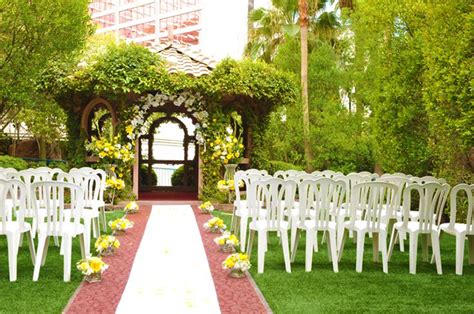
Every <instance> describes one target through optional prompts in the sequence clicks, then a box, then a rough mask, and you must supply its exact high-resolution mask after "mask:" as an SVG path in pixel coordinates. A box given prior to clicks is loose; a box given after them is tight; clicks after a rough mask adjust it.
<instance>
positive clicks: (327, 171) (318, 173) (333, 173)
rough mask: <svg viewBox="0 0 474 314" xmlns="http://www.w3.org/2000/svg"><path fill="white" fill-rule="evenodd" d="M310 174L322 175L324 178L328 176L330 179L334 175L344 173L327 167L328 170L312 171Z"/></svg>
mask: <svg viewBox="0 0 474 314" xmlns="http://www.w3.org/2000/svg"><path fill="white" fill-rule="evenodd" d="M312 174H314V175H319V176H322V177H324V178H329V179H332V178H334V177H335V176H340V175H344V174H343V173H342V172H336V171H333V170H329V169H328V170H323V171H314V172H313V173H312Z"/></svg>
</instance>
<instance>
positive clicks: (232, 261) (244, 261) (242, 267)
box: [222, 253, 252, 272]
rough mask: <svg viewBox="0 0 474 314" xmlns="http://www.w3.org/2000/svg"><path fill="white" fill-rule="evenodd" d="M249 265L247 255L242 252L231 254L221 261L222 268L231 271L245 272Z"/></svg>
mask: <svg viewBox="0 0 474 314" xmlns="http://www.w3.org/2000/svg"><path fill="white" fill-rule="evenodd" d="M251 266H252V265H251V264H250V260H249V257H248V255H247V254H244V253H234V254H231V255H229V256H228V257H227V258H226V259H225V261H224V262H222V268H223V269H229V270H231V271H240V272H245V271H247V270H249V269H250V267H251Z"/></svg>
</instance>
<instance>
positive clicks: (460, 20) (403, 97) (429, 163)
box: [351, 0, 474, 184]
mask: <svg viewBox="0 0 474 314" xmlns="http://www.w3.org/2000/svg"><path fill="white" fill-rule="evenodd" d="M471 4H472V3H470V2H469V1H466V0H456V1H449V2H435V3H425V2H419V1H415V0H412V1H406V2H405V3H403V4H401V3H399V2H393V1H388V0H383V1H375V0H366V1H361V2H360V3H358V7H357V10H355V13H353V14H352V15H351V21H352V30H353V31H354V33H355V47H356V51H355V52H356V54H355V60H354V68H353V70H354V72H353V78H354V84H355V87H356V94H355V96H356V101H357V103H358V105H359V106H366V108H367V109H369V110H370V111H371V119H370V120H371V121H370V123H371V130H372V134H373V136H374V139H375V141H374V143H375V144H376V146H375V148H376V159H377V162H378V163H379V164H380V165H381V166H382V168H383V170H384V171H388V172H395V171H397V172H398V171H401V172H406V173H411V174H413V175H424V174H430V173H433V174H436V175H439V176H442V177H445V178H446V179H448V181H450V182H451V183H453V184H455V183H458V182H460V181H463V180H464V181H470V180H472V172H473V166H472V165H473V163H472V157H470V155H472V153H471V148H472V147H473V146H474V145H473V138H474V137H473V136H472V130H473V125H474V123H473V122H474V115H473V114H472V112H473V101H472V86H473V85H472V84H473V83H472V74H471V72H472V71H471V70H470V69H471V68H472V55H473V54H472V49H473V48H472V47H473V45H472V42H473V38H474V36H473V31H472V29H473V27H472V26H473V25H472V21H473V12H472V6H471Z"/></svg>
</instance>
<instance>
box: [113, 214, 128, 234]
mask: <svg viewBox="0 0 474 314" xmlns="http://www.w3.org/2000/svg"><path fill="white" fill-rule="evenodd" d="M109 227H110V229H112V231H113V233H114V234H115V235H116V234H119V233H125V232H126V231H127V229H130V228H132V227H133V221H130V220H128V219H127V218H119V219H115V220H114V221H109Z"/></svg>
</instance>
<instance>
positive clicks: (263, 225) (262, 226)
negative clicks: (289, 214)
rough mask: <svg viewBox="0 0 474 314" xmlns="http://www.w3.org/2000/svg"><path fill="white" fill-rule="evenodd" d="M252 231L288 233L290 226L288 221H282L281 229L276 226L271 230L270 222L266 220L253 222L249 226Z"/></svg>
mask: <svg viewBox="0 0 474 314" xmlns="http://www.w3.org/2000/svg"><path fill="white" fill-rule="evenodd" d="M249 227H250V229H251V230H257V231H262V230H267V231H287V230H289V229H290V225H289V224H288V222H287V221H281V222H280V227H279V228H278V226H274V227H272V228H269V226H268V222H267V221H266V220H258V221H252V222H251V223H250V225H249Z"/></svg>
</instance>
